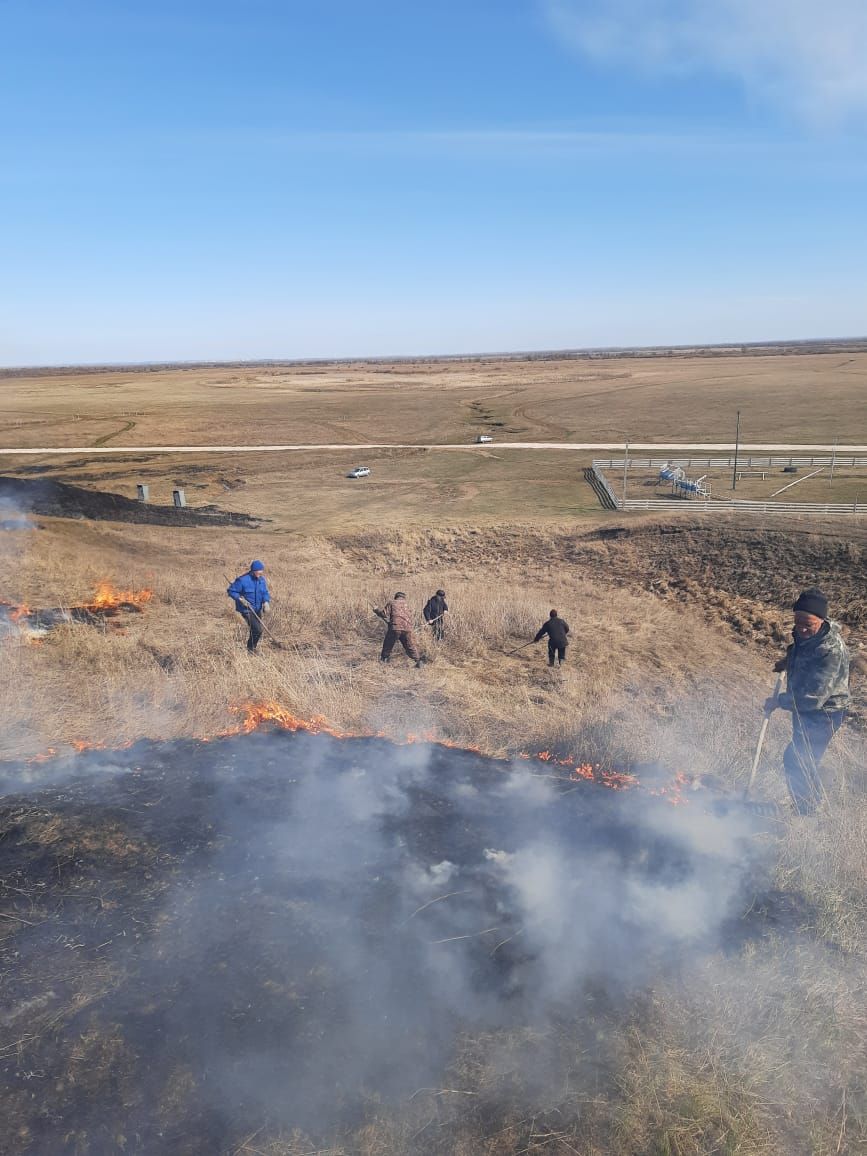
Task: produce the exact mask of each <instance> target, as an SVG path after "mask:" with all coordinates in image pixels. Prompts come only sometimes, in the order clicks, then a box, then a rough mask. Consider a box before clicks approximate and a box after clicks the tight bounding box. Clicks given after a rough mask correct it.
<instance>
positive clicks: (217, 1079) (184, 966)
mask: <svg viewBox="0 0 867 1156" xmlns="http://www.w3.org/2000/svg"><path fill="white" fill-rule="evenodd" d="M282 722H283V724H284V729H283V730H282V731H276V730H274V729H273V728H272V727H269V728H264V729H263V728H260V727H255V728H252V727H251V725H250V716H249V714H248V716H247V719H246V720H245V722H244V723H243V724H242V725H241V726H240V727H239V733H238V734H236V735H234V736H225V737H223V738H219V739H215V740H214V741H211V742H207V743H203V742H197V741H195V740H192V741H187V742H176V743H163V744H160V743H153V742H148V741H142V742H139V743H137V744H134V745H133V746H132V747H130V748H128V749H126V750H124V751H116V750H115V751H86V752H83V753H81V754H79V755H77V756H74V757H72V758H68V759H58V760H55V762H53V763H42V764H40V766H39V768H38V771H37V772H35V773H34V771H33V770H32V769H31V768H27V767H26V766H21V767H19V768H18V772H17V773H18V776H19V777H18V778H17V779H16V778H15V772H14V770H13V771H12V773H11V774H10V775H9V776H7V781H6V783H5V787H6V791H7V795H6V798H5V800H4V802H3V806H2V809H0V822H2V827H0V832H2V838H3V845H4V848H5V860H4V863H5V871H4V879H3V884H2V894H3V897H4V901H5V905H4V916H3V917H4V921H5V923H6V924H7V925H8V928H7V929H11V930H14V931H15V934H14V936H8V937H7V938H6V940H5V942H4V946H3V957H2V959H3V965H4V969H6V968H12V970H13V971H14V980H13V982H12V983H11V984H9V985H7V1011H6V1013H5V1018H4V1024H5V1025H6V1028H7V1031H8V1032H9V1033H10V1034H9V1035H7V1037H6V1039H7V1041H8V1042H7V1045H6V1047H5V1049H4V1052H3V1055H2V1059H0V1070H2V1072H3V1076H4V1082H5V1085H6V1088H7V1091H6V1094H5V1097H4V1109H5V1111H4V1117H5V1127H6V1130H7V1135H8V1136H14V1137H15V1143H16V1145H17V1146H18V1148H19V1150H21V1151H28V1150H29V1151H34V1152H49V1151H50V1152H61V1151H66V1150H69V1151H75V1152H80V1153H103V1152H108V1151H111V1150H113V1146H117V1150H119V1151H122V1150H124V1149H127V1150H132V1151H142V1152H151V1151H154V1152H155V1151H172V1152H177V1153H206V1152H215V1151H234V1150H237V1148H238V1146H240V1145H242V1144H243V1142H244V1139H245V1137H246V1136H248V1135H250V1134H251V1133H252V1132H253V1131H254V1130H255V1129H256V1127H257V1126H262V1122H263V1121H267V1122H268V1125H267V1126H268V1128H269V1130H270V1131H271V1132H272V1134H273V1136H275V1137H282V1142H283V1143H284V1144H285V1147H284V1148H283V1149H282V1150H284V1151H287V1152H288V1151H295V1150H298V1151H301V1150H303V1149H302V1148H301V1147H300V1146H298V1145H300V1143H301V1141H300V1140H299V1136H300V1135H301V1133H303V1134H304V1135H306V1136H307V1137H309V1139H310V1143H311V1144H312V1143H313V1142H314V1140H315V1142H316V1143H323V1144H324V1143H325V1142H326V1139H327V1137H329V1136H331V1137H334V1136H340V1137H342V1138H343V1139H342V1141H341V1143H346V1144H347V1145H348V1146H349V1147H348V1148H347V1150H354V1147H353V1146H354V1145H355V1144H356V1143H357V1142H358V1141H357V1137H358V1136H359V1135H360V1134H361V1133H363V1132H364V1131H365V1130H371V1131H372V1132H375V1131H376V1130H377V1129H379V1128H382V1129H383V1130H385V1129H387V1128H389V1129H390V1128H399V1129H400V1134H401V1136H402V1137H403V1140H402V1144H401V1149H400V1150H402V1151H405V1152H430V1151H442V1152H446V1151H454V1150H457V1149H456V1148H455V1147H451V1145H453V1144H454V1145H457V1144H458V1143H459V1137H461V1136H462V1135H463V1134H464V1133H467V1134H468V1135H474V1134H475V1129H476V1128H477V1127H478V1121H479V1118H480V1116H482V1117H483V1116H484V1115H485V1114H489V1113H491V1112H494V1111H498V1110H506V1111H507V1112H508V1113H509V1114H511V1113H520V1112H523V1111H527V1110H529V1108H530V1106H531V1105H532V1104H536V1113H537V1119H536V1123H535V1125H534V1127H535V1128H537V1129H538V1128H541V1129H545V1130H552V1131H553V1130H555V1129H556V1130H560V1131H562V1130H563V1128H564V1125H565V1126H567V1127H568V1128H574V1127H577V1125H578V1117H579V1116H580V1114H581V1112H580V1110H579V1107H578V1103H577V1101H576V1102H573V1097H574V1096H575V1094H576V1090H577V1089H578V1088H581V1087H584V1088H585V1089H586V1088H589V1087H590V1086H591V1085H593V1084H594V1082H598V1079H599V1072H600V1070H601V1068H600V1065H602V1064H603V1057H607V1059H606V1060H605V1062H608V1061H609V1060H610V1058H611V1057H609V1056H608V1050H609V1049H608V1048H607V1046H605V1045H603V1046H602V1047H601V1048H598V1047H595V1048H594V1049H593V1052H592V1054H590V1053H589V1052H588V1053H587V1055H586V1056H585V1058H583V1059H582V1058H581V1056H580V1055H579V1054H577V1053H576V1054H575V1055H574V1056H573V1057H572V1059H571V1060H570V1062H569V1067H568V1071H564V1069H563V1067H562V1064H563V1055H562V1041H561V1040H560V1038H559V1037H560V1034H561V1033H562V1032H563V1030H564V1029H565V1027H566V1025H569V1024H571V1025H573V1026H575V1027H576V1028H577V1030H578V1031H579V1037H577V1038H578V1039H580V1040H582V1041H583V1043H582V1047H583V1048H588V1047H589V1045H590V1042H591V1040H593V1039H594V1038H596V1037H598V1035H599V1033H600V1031H602V1030H603V1025H606V1024H608V1025H609V1027H610V1026H611V1025H613V1024H614V1023H615V1022H617V1020H618V1018H619V1017H627V1016H628V1014H629V1012H628V1008H629V1001H630V999H631V998H632V997H633V996H634V994H635V993H636V992H637V991H638V990H640V989H641V988H643V987H644V986H645V985H647V984H656V983H658V982H661V981H662V980H663V979H664V977H665V976H666V975H667V974H669V973H670V971H671V969H672V968H676V969H682V968H683V967H684V966H687V965H689V966H696V967H699V966H705V965H706V963H707V962H708V961H710V960H712V959H713V958H714V953H716V952H717V951H718V950H719V949H720V947H721V945H722V944H723V943H724V942H726V941H731V940H732V939H733V938H734V937H738V938H740V939H746V940H750V939H751V938H753V937H754V936H756V935H757V934H758V931H757V925H756V923H755V921H754V920H753V919H752V918H751V916H750V915H749V914H748V913H749V910H750V907H751V906H754V905H755V904H756V903H758V904H768V903H772V902H773V900H772V898H771V897H770V896H769V895H768V894H761V893H760V894H759V895H758V896H756V893H755V884H754V882H750V881H749V880H750V875H751V874H752V875H753V877H754V878H755V877H756V876H757V873H758V875H761V873H762V872H763V871H764V869H765V867H764V863H763V861H764V859H765V858H766V852H765V851H763V850H762V844H761V841H759V842H758V843H757V842H756V835H757V831H758V828H757V826H756V819H755V818H754V817H752V816H750V815H749V814H748V813H747V812H745V811H741V810H736V811H734V810H730V811H729V812H727V813H726V814H725V815H724V816H721V815H719V814H714V813H713V811H712V810H705V809H699V808H694V809H693V812H692V813H691V814H690V815H689V817H688V818H685V817H684V816H683V814H682V813H681V812H675V811H672V810H671V808H669V807H667V806H665V804H664V803H663V802H661V801H659V800H655V799H650V798H643V799H642V801H641V802H640V803H639V801H638V796H637V795H636V796H635V797H634V798H633V796H632V795H631V794H630V793H629V792H627V793H620V792H604V791H603V792H602V793H601V794H600V793H599V792H598V790H596V789H595V788H594V786H593V785H592V784H591V783H587V782H585V781H583V780H581V781H579V782H577V783H576V781H575V780H574V779H573V778H572V777H571V776H570V775H569V774H565V773H564V774H563V775H558V776H554V775H552V774H550V773H548V772H547V771H546V769H545V763H544V762H543V761H541V760H537V761H534V762H530V761H528V760H516V761H513V762H511V763H508V764H503V763H499V762H496V761H491V760H489V759H486V758H484V757H482V756H480V755H479V754H477V753H475V752H466V751H462V750H459V749H456V748H454V747H452V746H446V745H443V744H431V743H428V742H425V741H420V742H418V743H413V744H409V743H407V744H403V745H395V744H393V743H390V742H388V741H387V740H384V739H381V738H353V737H345V736H340V735H338V736H335V735H330V734H328V733H327V728H325V727H322V726H318V725H317V724H316V723H311V724H306V725H305V724H304V723H301V722H300V721H299V720H289V719H283V720H282ZM296 724H297V725H296ZM7 770H11V768H7ZM606 796H607V798H606ZM702 961H704V963H702ZM7 974H9V972H7ZM471 1036H475V1037H477V1038H478V1039H479V1040H480V1041H483V1042H482V1043H478V1044H476V1045H472V1046H471V1045H470V1044H469V1043H468V1041H469V1039H470V1037H471ZM13 1037H14V1038H13ZM480 1065H481V1070H480V1067H479V1066H480ZM482 1071H484V1072H485V1073H486V1074H484V1076H482V1075H481V1072H482ZM480 1077H481V1078H480ZM36 1081H38V1083H36ZM34 1088H36V1089H38V1096H37V1097H36V1099H34V1096H33V1092H34ZM449 1088H453V1089H454V1090H453V1091H443V1089H449ZM543 1090H544V1093H543ZM542 1093H543V1095H542V1100H541V1101H540V1100H539V1098H538V1097H539V1096H540V1094H542ZM583 1094H584V1093H583V1092H582V1093H581V1095H582V1096H583ZM462 1097H463V1098H464V1099H468V1100H469V1099H471V1100H473V1101H477V1103H475V1102H474V1104H473V1106H472V1110H470V1111H468V1110H467V1108H466V1106H465V1105H464V1104H462V1102H461V1098H462ZM541 1104H544V1107H542V1108H541V1110H540V1105H541ZM383 1115H385V1117H386V1118H388V1120H389V1122H388V1123H387V1124H386V1123H384V1122H381V1118H382V1117H383ZM573 1116H574V1119H570V1117H573ZM420 1129H421V1131H419V1130H420ZM413 1134H415V1136H414V1138H413ZM353 1137H356V1139H352V1138H353ZM293 1138H294V1139H293ZM329 1142H330V1141H329ZM460 1142H461V1143H466V1142H468V1141H460ZM292 1144H295V1145H296V1148H293V1147H292ZM275 1150H276V1149H275ZM311 1150H312V1149H311Z"/></svg>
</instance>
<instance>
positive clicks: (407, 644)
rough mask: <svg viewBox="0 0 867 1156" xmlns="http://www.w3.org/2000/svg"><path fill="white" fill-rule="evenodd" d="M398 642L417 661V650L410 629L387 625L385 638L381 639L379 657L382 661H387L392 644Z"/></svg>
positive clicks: (392, 648)
mask: <svg viewBox="0 0 867 1156" xmlns="http://www.w3.org/2000/svg"><path fill="white" fill-rule="evenodd" d="M396 642H399V643H400V645H401V646H402V647H403V649H404V650H405V651H406V652H407V654H408V655H409V656H410V658H414V659H415V661H416V662H418V650H417V648H416V645H415V639H414V638H413V636H412V631H411V630H399V631H398V630H394V629H393V628H392V627H391V626H389V628H388V630H386V632H385V638H383V640H382V653H381V654H380V656H379V657H380V659H381V661H382V662H388V659H389V656H390V655H391V652H392V650H394V644H395V643H396Z"/></svg>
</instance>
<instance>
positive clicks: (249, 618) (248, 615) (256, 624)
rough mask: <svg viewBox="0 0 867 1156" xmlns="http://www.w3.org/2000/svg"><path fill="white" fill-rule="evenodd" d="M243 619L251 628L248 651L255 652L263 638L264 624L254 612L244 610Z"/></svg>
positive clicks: (242, 612)
mask: <svg viewBox="0 0 867 1156" xmlns="http://www.w3.org/2000/svg"><path fill="white" fill-rule="evenodd" d="M241 617H242V618H243V619H244V621H245V622H246V623H247V625H248V626H249V627H250V633H249V634H248V635H247V649H248V650H255V649H256V647H257V646H258V645H259V639H260V638H261V637H262V623H261V622H260V621H259V619H258V618H257V617H256V615H255V614H254V613H253V611H252V610H242V611H241Z"/></svg>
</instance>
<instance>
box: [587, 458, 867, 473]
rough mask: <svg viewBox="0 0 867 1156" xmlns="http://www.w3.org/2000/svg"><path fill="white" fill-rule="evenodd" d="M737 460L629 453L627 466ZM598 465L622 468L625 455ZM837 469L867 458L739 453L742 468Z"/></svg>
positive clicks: (721, 464)
mask: <svg viewBox="0 0 867 1156" xmlns="http://www.w3.org/2000/svg"><path fill="white" fill-rule="evenodd" d="M734 464H735V459H734V454H732V455H730V456H729V457H718V458H711V457H707V456H705V457H698V456H695V455H693V456H689V457H676V456H670V457H667V458H650V457H637V456H635V457H633V455H632V454H630V456H629V462H628V466H627V468H628V469H630V470H658V469H660V468H661V467H662V466H664V465H669V466H683V467H685V468H686V467H695V468H699V467H700V468H701V469H705V470H723V469H726V470H731V469H733V468H734ZM593 465H594V466H598V467H599V468H600V469H604V470H622V469H623V458H596V459H594V461H593ZM830 465H833V466H834V469H837V470H839V469H842V468H844V467H848V468H849V469H852V468H856V469H862V470H863V469H867V457H859V456H857V455H855V454H837V455H836V456H832V455H830V454H814V455H813V456H812V457H803V456H801V457H798V456H791V457H790V456H789V455H785V456H774V457H769V456H768V455H767V454H762V455H759V454H738V469H739V470H749V469H771V468H773V467H774V466H780V467H782V466H830Z"/></svg>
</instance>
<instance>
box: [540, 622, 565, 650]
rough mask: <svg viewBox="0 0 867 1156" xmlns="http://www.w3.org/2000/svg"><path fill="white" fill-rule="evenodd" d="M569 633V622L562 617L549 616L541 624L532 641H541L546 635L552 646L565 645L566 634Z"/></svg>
mask: <svg viewBox="0 0 867 1156" xmlns="http://www.w3.org/2000/svg"><path fill="white" fill-rule="evenodd" d="M568 633H569V624H568V622H565V621H564V620H563V619H562V618H549V619H548V620H547V622H545V624H544V625H543V626H542V628H541V630H540V631H539V633H538V634H537V635H536V637H535V638H534V639H533V641H534V642H541V641H542V639H543V638H544V637H545V635H546V634H547V635H548V641H549V642H550V643H551V645H552V646H565V645H566V635H567V634H568Z"/></svg>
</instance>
